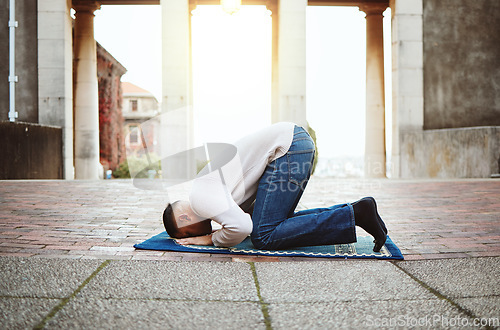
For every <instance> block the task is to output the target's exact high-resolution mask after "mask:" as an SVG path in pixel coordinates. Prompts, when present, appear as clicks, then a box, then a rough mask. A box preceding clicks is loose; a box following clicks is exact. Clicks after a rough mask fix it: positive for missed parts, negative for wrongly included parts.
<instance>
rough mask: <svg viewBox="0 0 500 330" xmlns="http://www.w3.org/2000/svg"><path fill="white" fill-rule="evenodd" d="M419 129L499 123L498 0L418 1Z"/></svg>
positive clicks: (499, 18) (499, 56)
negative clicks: (421, 62) (421, 49)
mask: <svg viewBox="0 0 500 330" xmlns="http://www.w3.org/2000/svg"><path fill="white" fill-rule="evenodd" d="M423 27H424V29H423V41H424V107H425V110H424V129H438V128H456V127H473V126H491V125H494V126H498V125H500V38H499V37H498V31H500V1H498V0H474V1H469V0H424V1H423Z"/></svg>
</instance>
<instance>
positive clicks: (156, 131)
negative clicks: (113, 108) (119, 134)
mask: <svg viewBox="0 0 500 330" xmlns="http://www.w3.org/2000/svg"><path fill="white" fill-rule="evenodd" d="M122 89H123V117H124V118H125V122H124V127H123V128H124V132H125V134H126V140H125V145H126V148H127V152H128V153H129V154H137V153H141V152H142V151H143V150H144V144H145V145H146V147H147V149H148V152H149V153H154V154H157V155H158V154H159V149H158V148H159V144H158V141H159V138H160V137H159V135H160V121H159V119H158V118H157V116H158V115H159V114H160V104H159V103H158V100H157V99H156V97H155V96H154V95H153V94H152V93H151V92H149V91H147V90H145V89H143V88H141V87H139V86H136V85H134V84H132V83H130V82H123V83H122ZM141 124H142V125H141ZM143 138H144V141H143Z"/></svg>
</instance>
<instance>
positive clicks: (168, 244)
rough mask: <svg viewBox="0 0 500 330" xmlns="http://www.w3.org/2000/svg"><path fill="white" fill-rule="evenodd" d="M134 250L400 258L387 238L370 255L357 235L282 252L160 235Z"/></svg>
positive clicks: (368, 240) (366, 239) (369, 242)
mask: <svg viewBox="0 0 500 330" xmlns="http://www.w3.org/2000/svg"><path fill="white" fill-rule="evenodd" d="M134 247H135V248H136V249H143V250H157V251H177V252H197V253H222V254H237V255H253V256H256V255H258V256H274V257H320V258H358V259H396V260H402V259H404V258H403V255H402V254H401V251H400V250H399V248H398V247H397V246H396V244H394V242H393V241H392V240H391V238H390V237H389V236H387V241H386V242H385V245H384V246H383V247H382V249H381V250H380V252H373V237H371V236H358V237H357V242H356V243H351V244H338V245H321V246H305V247H297V248H290V249H284V250H259V249H256V248H255V247H254V246H253V245H252V242H251V240H250V237H247V238H246V239H245V240H244V241H243V242H241V243H240V244H238V245H236V246H233V247H230V248H223V247H216V246H201V245H187V246H186V245H180V244H178V243H176V242H175V239H173V238H171V237H169V236H168V234H167V232H163V233H161V234H158V235H156V236H153V237H151V238H150V239H148V240H146V241H144V242H142V243H139V244H135V245H134Z"/></svg>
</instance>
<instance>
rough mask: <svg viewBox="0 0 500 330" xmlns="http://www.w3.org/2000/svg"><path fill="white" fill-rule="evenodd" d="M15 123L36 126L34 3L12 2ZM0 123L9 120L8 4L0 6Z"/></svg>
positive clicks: (35, 10) (35, 2)
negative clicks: (14, 44) (13, 10)
mask: <svg viewBox="0 0 500 330" xmlns="http://www.w3.org/2000/svg"><path fill="white" fill-rule="evenodd" d="M15 19H16V21H18V27H17V28H16V29H15V31H16V39H15V43H16V47H15V52H16V75H17V76H18V82H17V83H16V111H17V112H18V113H19V117H18V118H17V120H19V121H24V122H31V123H38V54H37V0H23V1H16V15H15ZM0 22H2V28H0V120H9V80H8V77H9V27H8V22H9V1H7V0H4V1H1V2H0Z"/></svg>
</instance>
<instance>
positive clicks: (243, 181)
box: [189, 122, 295, 247]
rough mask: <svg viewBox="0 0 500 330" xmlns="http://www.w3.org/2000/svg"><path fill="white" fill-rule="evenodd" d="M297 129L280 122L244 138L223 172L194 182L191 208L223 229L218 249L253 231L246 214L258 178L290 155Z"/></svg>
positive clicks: (216, 240) (218, 234)
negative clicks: (272, 163) (277, 160)
mask: <svg viewBox="0 0 500 330" xmlns="http://www.w3.org/2000/svg"><path fill="white" fill-rule="evenodd" d="M294 127H295V124H294V123H289V122H281V123H277V124H274V125H271V126H269V127H267V128H264V129H261V130H259V131H257V132H255V133H253V134H251V135H248V136H246V137H244V138H242V139H241V140H239V141H237V142H235V143H234V146H235V147H236V155H235V156H234V157H233V158H232V159H231V160H230V161H229V162H227V163H226V164H225V165H223V166H222V168H221V169H220V170H215V171H212V172H210V173H208V174H206V175H203V176H200V177H198V178H196V179H195V180H194V183H193V187H192V190H191V194H190V197H189V201H190V203H191V208H192V209H193V211H194V212H196V213H197V214H198V215H200V216H202V217H204V218H206V219H212V220H214V221H215V222H217V223H219V224H220V225H221V226H222V228H221V229H220V230H218V231H216V232H215V233H213V235H212V242H213V243H214V245H215V246H223V247H228V246H234V245H237V244H239V243H241V242H242V241H243V240H244V239H245V238H246V237H247V236H248V235H249V234H250V233H251V232H252V228H253V224H252V219H251V217H250V214H248V213H246V212H248V211H249V210H250V206H251V205H252V203H253V201H255V196H256V194H257V188H258V185H259V179H260V177H261V176H262V174H263V173H264V171H265V169H266V166H267V165H269V164H270V163H271V162H272V161H274V160H275V159H277V158H279V157H281V156H283V155H285V154H286V153H287V151H288V149H289V148H290V145H291V144H292V140H293V131H294ZM233 150H234V149H233ZM209 164H210V163H209ZM207 166H208V165H207ZM205 172H208V171H205ZM202 173H204V172H203V171H202Z"/></svg>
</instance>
